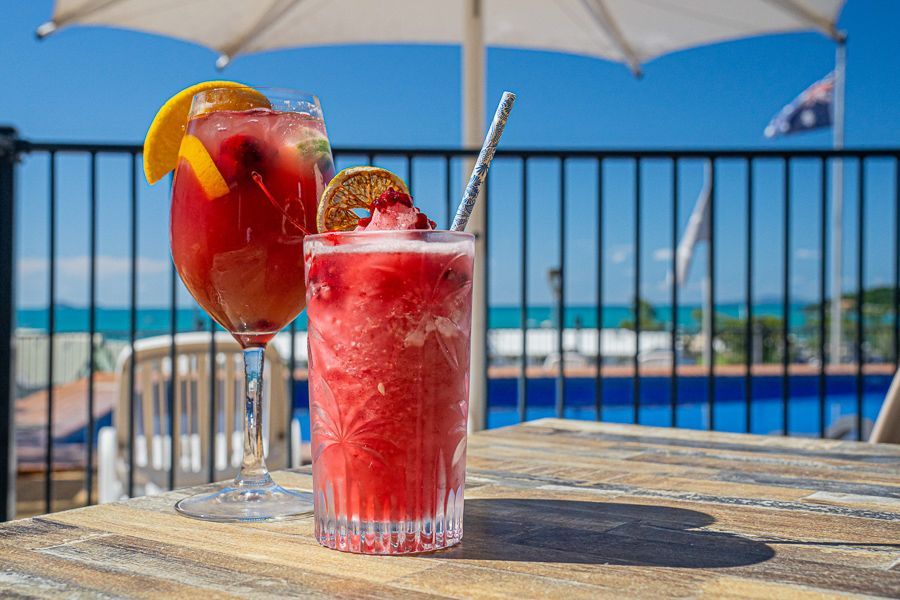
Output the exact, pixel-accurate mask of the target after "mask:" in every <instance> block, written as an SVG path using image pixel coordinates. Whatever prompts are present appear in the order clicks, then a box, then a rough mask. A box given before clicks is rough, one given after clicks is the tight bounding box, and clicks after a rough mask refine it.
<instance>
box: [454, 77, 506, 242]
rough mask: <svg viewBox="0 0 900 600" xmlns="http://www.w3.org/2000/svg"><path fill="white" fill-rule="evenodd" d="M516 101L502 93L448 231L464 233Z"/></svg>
mask: <svg viewBox="0 0 900 600" xmlns="http://www.w3.org/2000/svg"><path fill="white" fill-rule="evenodd" d="M515 101H516V95H515V94H513V93H512V92H503V97H502V98H500V105H499V106H497V112H496V113H494V119H493V120H492V121H491V128H490V129H488V132H487V135H486V136H485V137H484V145H483V146H482V147H481V152H479V153H478V160H476V161H475V168H474V169H472V176H471V177H469V183H468V185H466V191H465V192H463V197H462V201H461V202H460V203H459V208H457V209H456V216H455V217H453V225H451V226H450V231H464V230H465V229H466V224H468V222H469V217H471V216H472V210H473V209H474V208H475V201H476V200H477V199H478V189H479V188H480V187H481V184H482V183H483V182H484V180H485V178H486V177H487V173H488V169H489V168H490V166H491V161H492V160H493V159H494V152H496V151H497V143H498V142H499V141H500V136H501V135H503V128H504V127H506V121H507V119H509V111H511V110H512V106H513V102H515Z"/></svg>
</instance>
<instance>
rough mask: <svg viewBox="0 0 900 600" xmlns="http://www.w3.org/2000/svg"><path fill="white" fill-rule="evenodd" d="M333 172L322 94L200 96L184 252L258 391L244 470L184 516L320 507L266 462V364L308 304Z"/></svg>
mask: <svg viewBox="0 0 900 600" xmlns="http://www.w3.org/2000/svg"><path fill="white" fill-rule="evenodd" d="M333 175H334V163H333V160H332V157H331V148H330V146H329V143H328V137H327V134H326V131H325V123H324V121H323V118H322V109H321V107H320V105H319V101H318V99H317V98H316V97H315V96H313V95H310V94H305V93H301V92H293V91H287V90H269V89H256V88H223V89H212V90H206V91H203V92H200V93H198V94H196V95H195V96H194V99H193V103H192V106H191V113H190V118H189V120H188V123H187V126H186V131H185V137H184V139H183V141H182V145H181V150H180V157H179V161H178V166H177V168H176V171H175V180H174V183H173V187H172V208H171V219H170V237H171V244H172V258H173V260H174V262H175V267H176V269H177V270H178V274H179V275H180V276H181V279H182V281H183V282H184V284H185V286H186V287H187V289H188V290H189V291H190V293H191V294H192V295H193V297H194V299H195V300H196V301H197V302H198V303H199V304H200V306H201V307H203V309H204V310H206V312H207V313H208V314H209V315H210V316H211V317H212V318H213V319H215V321H216V322H217V323H219V325H221V326H222V327H224V328H225V329H226V330H228V331H229V332H230V333H231V334H232V335H233V336H234V338H235V339H236V340H237V341H238V342H239V343H240V344H241V347H242V348H243V353H244V367H245V376H246V389H245V392H246V399H245V402H244V406H245V415H244V421H243V446H244V449H243V451H244V455H243V460H242V463H241V466H240V469H239V471H238V474H237V476H236V477H235V479H234V481H233V482H232V483H231V484H229V485H227V486H225V487H224V488H223V489H220V490H219V491H216V492H213V493H205V494H199V495H195V496H191V497H188V498H184V499H182V500H181V501H179V502H178V503H177V504H176V506H175V508H176V509H177V510H178V511H179V512H180V513H182V514H184V515H187V516H190V517H195V518H198V519H205V520H210V521H220V522H232V521H267V520H274V519H281V518H287V517H291V516H296V515H299V514H304V513H307V512H309V511H310V510H312V505H311V497H309V495H308V494H301V493H298V492H294V491H290V490H286V489H284V488H282V487H281V486H279V485H277V484H276V483H275V482H274V481H273V480H272V478H271V476H270V475H269V472H268V470H267V468H266V464H265V457H264V451H263V439H262V423H263V418H262V408H263V403H262V393H263V360H264V353H265V347H266V344H268V342H269V341H270V340H271V339H272V338H273V337H274V336H275V334H276V333H278V331H279V330H281V329H282V328H283V327H285V326H286V325H288V324H289V323H290V322H291V321H293V320H294V319H295V318H296V317H297V315H298V314H299V313H300V312H301V311H302V310H303V309H304V307H305V305H306V299H305V297H306V286H305V283H304V277H303V239H304V237H305V236H306V235H307V234H311V233H316V207H317V204H318V201H319V198H320V196H321V194H322V191H323V189H324V187H325V185H326V184H327V183H328V181H329V180H330V179H331V177H332V176H333ZM213 434H214V432H210V435H213Z"/></svg>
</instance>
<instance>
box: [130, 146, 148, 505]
mask: <svg viewBox="0 0 900 600" xmlns="http://www.w3.org/2000/svg"><path fill="white" fill-rule="evenodd" d="M129 158H130V162H131V174H130V182H129V183H130V188H129V200H130V202H129V205H130V206H129V210H130V212H129V227H128V229H129V241H130V247H129V259H130V268H129V280H128V347H129V349H130V350H131V358H130V359H129V361H128V433H127V435H128V456H127V458H126V460H127V461H128V475H127V477H128V480H127V483H126V486H127V487H126V489H127V492H128V497H129V498H131V497H133V496H134V458H135V457H134V445H135V413H136V412H137V411H136V410H135V394H134V382H135V351H134V344H135V342H136V341H137V281H138V196H137V195H138V170H137V154H136V153H133V154H129ZM143 400H144V402H147V398H144V399H143ZM144 427H145V431H144V436H145V437H146V435H147V432H146V423H145V424H144Z"/></svg>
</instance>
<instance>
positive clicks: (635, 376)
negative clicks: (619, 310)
mask: <svg viewBox="0 0 900 600" xmlns="http://www.w3.org/2000/svg"><path fill="white" fill-rule="evenodd" d="M640 355H641V159H640V158H638V159H635V161H634V355H633V356H632V368H633V369H634V370H633V371H632V373H631V421H632V422H633V423H640V412H641V377H640V368H641V361H640Z"/></svg>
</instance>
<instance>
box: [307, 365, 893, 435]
mask: <svg viewBox="0 0 900 600" xmlns="http://www.w3.org/2000/svg"><path fill="white" fill-rule="evenodd" d="M890 382H891V377H890V376H888V375H867V376H865V377H864V379H863V395H862V414H863V418H864V419H867V420H869V421H870V422H874V421H875V419H876V418H877V416H878V411H879V409H880V408H881V403H882V401H883V400H884V396H885V394H886V393H887V389H888V386H889V385H890ZM818 385H819V383H818V378H817V377H816V376H807V375H802V376H792V377H791V378H790V379H789V394H788V406H787V408H788V427H787V429H788V433H789V434H790V435H797V436H818V435H819V410H820V409H819V396H818V393H819V392H818ZM594 386H595V382H594V379H593V378H571V379H566V402H565V410H564V413H563V414H564V416H565V417H566V418H570V419H584V420H594V419H596V418H597V413H596V410H595V406H594V401H595V394H594V391H595V387H594ZM601 389H602V414H601V416H602V420H603V421H608V422H612V423H633V422H634V421H633V407H632V397H633V388H632V380H631V379H630V378H609V379H604V380H603V383H602V388H601ZM752 389H753V399H752V402H751V405H750V421H751V422H750V426H749V427H748V426H747V422H746V402H745V399H744V378H743V377H724V376H723V377H717V378H716V382H715V398H716V399H715V406H714V409H713V411H712V413H713V418H714V422H713V427H712V428H713V429H715V430H717V431H731V432H745V431H750V432H751V433H760V434H781V433H783V431H784V423H783V422H782V379H781V377H780V376H758V377H754V378H753V383H752ZM527 391H528V394H527V396H528V404H527V411H526V420H529V421H530V420H533V419H540V418H544V417H553V416H556V413H555V409H554V402H555V397H556V380H555V379H553V378H535V379H529V380H528V388H527ZM640 392H641V398H640V405H639V409H638V422H639V423H640V424H641V425H655V426H663V427H668V426H670V425H671V424H672V409H671V406H670V398H671V381H670V379H669V378H667V377H643V378H641V382H640ZM706 396H707V380H706V378H705V377H681V378H679V379H678V402H677V407H676V410H675V423H676V424H677V426H678V427H685V428H691V429H707V428H708V427H709V422H710V416H711V415H710V410H709V407H708V405H707V402H706ZM517 399H518V381H517V380H516V379H505V378H504V379H491V380H490V381H489V382H488V414H487V426H488V428H489V429H491V428H495V427H503V426H506V425H513V424H515V423H518V422H519V415H518V410H517V408H516V402H517ZM294 406H295V414H296V416H297V417H298V418H299V419H300V423H301V429H302V431H303V439H304V440H308V439H309V409H308V392H307V387H306V386H305V385H298V386H297V397H296V398H295V399H294ZM824 408H825V428H826V430H828V429H829V428H833V429H835V430H841V431H843V432H844V433H845V434H846V435H847V436H848V438H849V439H855V438H856V430H855V419H854V418H853V417H852V415H855V414H856V379H855V377H853V376H852V375H835V376H828V377H827V378H826V380H825V404H824ZM865 428H866V425H865V424H864V430H865Z"/></svg>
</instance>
